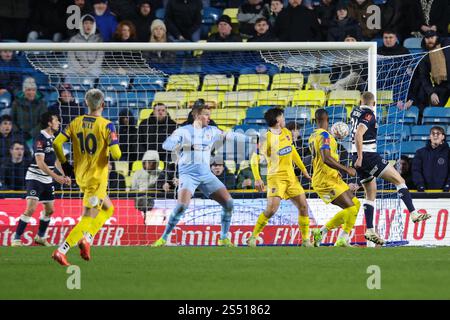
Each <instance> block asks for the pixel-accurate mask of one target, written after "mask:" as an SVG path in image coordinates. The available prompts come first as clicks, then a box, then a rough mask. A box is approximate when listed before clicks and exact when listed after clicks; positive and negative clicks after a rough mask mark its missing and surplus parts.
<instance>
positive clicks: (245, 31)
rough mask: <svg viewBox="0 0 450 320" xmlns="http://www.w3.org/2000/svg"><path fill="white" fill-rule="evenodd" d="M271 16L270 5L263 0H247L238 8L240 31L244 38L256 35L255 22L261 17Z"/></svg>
mask: <svg viewBox="0 0 450 320" xmlns="http://www.w3.org/2000/svg"><path fill="white" fill-rule="evenodd" d="M269 17H270V7H269V5H267V4H265V3H264V2H263V0H246V1H245V2H244V3H243V4H242V5H241V6H240V7H239V9H238V14H237V19H238V21H239V32H240V33H241V36H242V37H243V38H247V39H248V38H251V37H253V36H254V35H255V23H256V20H258V19H260V18H266V19H268V18H269Z"/></svg>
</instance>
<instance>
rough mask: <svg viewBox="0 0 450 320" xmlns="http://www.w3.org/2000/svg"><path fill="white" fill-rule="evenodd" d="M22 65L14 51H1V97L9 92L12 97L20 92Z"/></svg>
mask: <svg viewBox="0 0 450 320" xmlns="http://www.w3.org/2000/svg"><path fill="white" fill-rule="evenodd" d="M20 71H21V65H20V61H19V59H17V56H16V54H15V53H14V52H13V51H7V50H5V51H0V96H1V95H2V94H4V93H5V92H6V91H8V92H9V93H10V94H11V96H13V97H14V96H15V95H16V94H17V93H18V92H19V88H20V84H21V82H22V77H21V75H20Z"/></svg>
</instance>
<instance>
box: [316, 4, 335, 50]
mask: <svg viewBox="0 0 450 320" xmlns="http://www.w3.org/2000/svg"><path fill="white" fill-rule="evenodd" d="M315 12H316V15H317V19H318V20H319V24H320V34H321V39H322V40H324V41H325V40H326V39H327V37H328V28H329V27H330V24H331V22H332V21H333V20H334V17H335V16H336V1H335V0H321V1H320V4H319V6H318V7H316V8H315Z"/></svg>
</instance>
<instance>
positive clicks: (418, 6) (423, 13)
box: [408, 0, 450, 37]
mask: <svg viewBox="0 0 450 320" xmlns="http://www.w3.org/2000/svg"><path fill="white" fill-rule="evenodd" d="M408 5H409V6H410V7H411V13H410V16H409V17H408V19H409V20H410V21H411V22H412V23H413V24H414V27H413V30H414V31H420V32H421V33H422V34H425V33H426V32H429V31H435V32H437V34H438V35H439V36H441V37H447V36H448V30H447V27H448V24H449V20H448V17H449V16H450V7H449V3H448V0H428V1H427V0H413V1H408Z"/></svg>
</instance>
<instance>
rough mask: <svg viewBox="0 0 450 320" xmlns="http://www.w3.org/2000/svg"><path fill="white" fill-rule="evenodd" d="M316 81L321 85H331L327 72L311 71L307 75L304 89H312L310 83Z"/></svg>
mask: <svg viewBox="0 0 450 320" xmlns="http://www.w3.org/2000/svg"><path fill="white" fill-rule="evenodd" d="M313 83H316V84H318V85H320V86H322V87H328V86H330V85H331V79H330V74H329V73H311V74H310V75H309V76H308V82H307V83H306V85H305V90H309V89H313V88H312V87H311V84H313Z"/></svg>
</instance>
